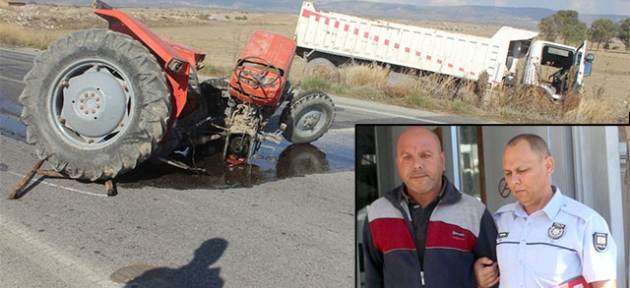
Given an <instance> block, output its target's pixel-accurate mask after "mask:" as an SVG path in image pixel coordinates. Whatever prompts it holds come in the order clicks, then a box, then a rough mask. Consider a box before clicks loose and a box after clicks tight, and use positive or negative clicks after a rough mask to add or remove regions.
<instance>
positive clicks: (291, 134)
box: [281, 91, 335, 143]
mask: <svg viewBox="0 0 630 288" xmlns="http://www.w3.org/2000/svg"><path fill="white" fill-rule="evenodd" d="M282 114H283V115H282V118H281V119H282V123H284V124H286V125H287V127H286V128H285V130H284V133H283V135H284V138H285V139H287V140H288V141H289V142H291V143H310V142H313V141H315V140H317V139H319V138H320V137H322V136H323V135H324V134H325V133H326V132H327V131H328V129H330V126H332V123H333V121H334V120H335V104H334V103H333V101H332V99H330V97H329V96H328V95H326V93H324V92H321V91H307V92H302V93H300V94H298V95H297V96H296V97H295V98H294V99H293V100H292V101H291V103H289V106H287V107H286V108H285V110H284V111H283V113H282Z"/></svg>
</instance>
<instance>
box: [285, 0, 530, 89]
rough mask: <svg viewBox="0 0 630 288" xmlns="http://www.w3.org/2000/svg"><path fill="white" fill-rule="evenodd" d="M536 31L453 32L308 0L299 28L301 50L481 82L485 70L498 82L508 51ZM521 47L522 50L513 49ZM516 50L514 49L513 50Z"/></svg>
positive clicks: (297, 34)
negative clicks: (487, 35)
mask: <svg viewBox="0 0 630 288" xmlns="http://www.w3.org/2000/svg"><path fill="white" fill-rule="evenodd" d="M536 35H537V34H536V33H535V32H532V31H527V30H522V29H515V28H512V27H507V26H506V27H502V28H501V29H500V30H499V31H498V32H497V33H496V34H495V35H494V36H493V37H492V38H485V37H478V36H473V35H465V34H460V33H451V32H446V31H441V30H436V29H429V28H423V27H417V26H411V25H404V24H398V23H393V22H387V21H381V20H375V19H368V18H361V17H356V16H351V15H345V14H340V13H333V12H325V11H319V10H316V9H315V7H314V6H313V4H312V3H310V2H304V3H303V4H302V10H301V12H300V15H299V19H298V24H297V27H296V31H295V38H296V42H297V46H298V51H299V52H300V53H303V54H307V55H300V56H303V57H304V56H306V57H305V58H307V59H308V56H309V55H308V54H309V53H314V52H317V53H318V54H320V55H331V56H333V57H337V58H338V59H340V58H348V59H355V60H363V61H376V62H379V63H384V64H390V65H395V66H399V67H406V68H412V69H417V70H421V71H427V72H432V73H438V74H445V75H450V76H454V77H458V78H464V79H469V80H473V81H476V80H478V78H479V75H480V73H482V72H483V71H486V72H487V73H488V74H489V76H490V77H489V80H488V82H489V83H491V84H493V85H494V84H498V83H500V82H501V80H502V79H503V77H504V76H505V73H507V70H509V69H506V62H507V58H508V56H509V55H508V54H510V55H511V54H512V53H520V44H519V45H512V47H510V43H511V41H516V42H515V43H529V42H531V40H532V38H534V37H535V36H536ZM510 49H513V50H514V49H517V50H518V51H510ZM509 52H511V53H509Z"/></svg>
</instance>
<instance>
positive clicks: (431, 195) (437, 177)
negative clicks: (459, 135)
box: [363, 127, 497, 288]
mask: <svg viewBox="0 0 630 288" xmlns="http://www.w3.org/2000/svg"><path fill="white" fill-rule="evenodd" d="M396 166H397V168H398V173H399V175H400V177H401V178H402V180H403V182H404V184H403V185H401V186H400V187H397V188H395V189H394V190H391V191H389V192H387V193H385V194H384V195H383V196H382V197H380V198H379V199H377V200H375V201H374V202H373V203H372V204H371V205H370V206H369V207H368V210H367V221H366V222H365V225H364V227H363V242H364V245H363V247H364V251H363V252H364V256H365V257H364V264H365V276H366V279H365V281H366V284H367V287H368V288H374V287H385V288H407V287H427V288H431V287H440V288H442V287H449V288H457V287H477V283H476V281H475V274H474V271H473V264H474V263H475V260H476V259H478V258H480V257H488V258H490V259H496V253H495V246H496V236H497V229H496V226H495V224H494V221H493V218H492V215H491V214H490V213H489V212H488V210H487V209H486V207H485V206H484V205H483V204H482V203H481V202H479V201H478V200H477V199H475V198H474V197H472V196H469V195H466V194H462V193H460V192H459V191H458V190H457V188H455V186H453V184H452V183H451V182H450V181H449V180H448V179H447V178H446V177H444V176H443V173H444V166H445V158H444V152H443V151H442V148H441V145H440V140H439V138H438V137H437V135H435V134H434V133H433V132H432V131H430V130H428V129H426V128H424V127H413V128H410V129H408V130H406V131H405V132H403V134H402V135H401V136H400V137H399V138H398V143H397V146H396Z"/></svg>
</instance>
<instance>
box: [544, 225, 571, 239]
mask: <svg viewBox="0 0 630 288" xmlns="http://www.w3.org/2000/svg"><path fill="white" fill-rule="evenodd" d="M565 226H566V225H564V224H560V223H557V222H553V224H552V225H551V227H549V231H547V232H548V233H549V238H551V239H559V238H560V237H562V235H564V227H565Z"/></svg>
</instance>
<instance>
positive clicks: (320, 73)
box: [304, 57, 341, 83]
mask: <svg viewBox="0 0 630 288" xmlns="http://www.w3.org/2000/svg"><path fill="white" fill-rule="evenodd" d="M304 75H305V76H306V77H315V78H323V79H326V80H328V81H331V82H335V83H339V82H340V80H341V73H340V72H339V69H337V66H335V64H334V63H333V62H331V61H330V60H328V59H326V58H322V57H318V58H314V59H311V60H309V61H308V63H306V67H304Z"/></svg>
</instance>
